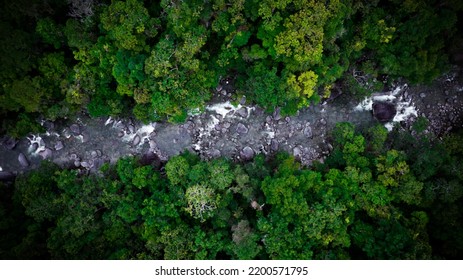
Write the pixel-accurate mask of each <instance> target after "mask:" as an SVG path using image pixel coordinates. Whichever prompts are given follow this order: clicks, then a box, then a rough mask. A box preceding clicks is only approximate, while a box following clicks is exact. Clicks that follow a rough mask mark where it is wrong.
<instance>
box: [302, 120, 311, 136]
mask: <svg viewBox="0 0 463 280" xmlns="http://www.w3.org/2000/svg"><path fill="white" fill-rule="evenodd" d="M302 133H303V134H304V136H306V137H308V138H312V136H313V133H312V127H310V124H309V123H307V124H306V125H305V127H304V131H303V132H302Z"/></svg>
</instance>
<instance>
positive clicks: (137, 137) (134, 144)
mask: <svg viewBox="0 0 463 280" xmlns="http://www.w3.org/2000/svg"><path fill="white" fill-rule="evenodd" d="M140 141H141V138H140V136H138V135H135V137H134V138H133V140H132V146H138V144H140Z"/></svg>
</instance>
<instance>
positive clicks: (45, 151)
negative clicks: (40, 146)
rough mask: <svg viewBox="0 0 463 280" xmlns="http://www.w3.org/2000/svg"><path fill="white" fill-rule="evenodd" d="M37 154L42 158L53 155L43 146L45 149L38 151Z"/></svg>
mask: <svg viewBox="0 0 463 280" xmlns="http://www.w3.org/2000/svg"><path fill="white" fill-rule="evenodd" d="M39 155H40V156H41V157H42V159H49V158H51V157H52V156H53V151H52V150H51V149H49V148H45V150H43V151H40V152H39Z"/></svg>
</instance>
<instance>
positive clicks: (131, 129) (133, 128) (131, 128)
mask: <svg viewBox="0 0 463 280" xmlns="http://www.w3.org/2000/svg"><path fill="white" fill-rule="evenodd" d="M128 128H129V131H130V134H134V133H135V126H133V125H131V124H129V125H128Z"/></svg>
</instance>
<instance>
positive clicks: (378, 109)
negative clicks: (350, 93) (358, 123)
mask: <svg viewBox="0 0 463 280" xmlns="http://www.w3.org/2000/svg"><path fill="white" fill-rule="evenodd" d="M396 113H397V110H396V108H395V105H394V104H392V103H389V102H376V103H373V116H375V118H376V119H377V120H378V121H380V122H389V121H392V119H393V118H394V116H395V114H396Z"/></svg>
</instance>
